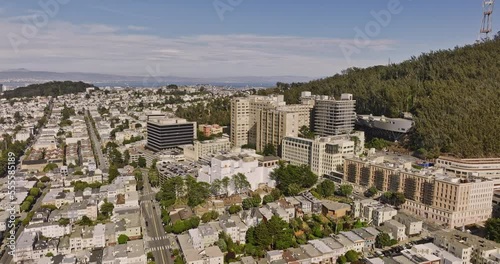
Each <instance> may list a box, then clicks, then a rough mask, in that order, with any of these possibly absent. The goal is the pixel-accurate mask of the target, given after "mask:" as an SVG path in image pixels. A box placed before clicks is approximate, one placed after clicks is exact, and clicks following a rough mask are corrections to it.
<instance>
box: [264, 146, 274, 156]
mask: <svg viewBox="0 0 500 264" xmlns="http://www.w3.org/2000/svg"><path fill="white" fill-rule="evenodd" d="M262 153H263V154H264V156H276V147H275V146H274V145H273V144H267V145H266V146H265V147H264V151H263V152H262Z"/></svg>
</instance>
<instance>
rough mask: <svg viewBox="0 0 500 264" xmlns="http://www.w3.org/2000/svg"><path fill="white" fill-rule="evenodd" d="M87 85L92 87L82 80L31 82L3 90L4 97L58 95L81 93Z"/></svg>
mask: <svg viewBox="0 0 500 264" xmlns="http://www.w3.org/2000/svg"><path fill="white" fill-rule="evenodd" d="M89 87H94V86H93V85H92V84H88V83H84V82H70V81H65V82H48V83H42V84H31V85H28V86H26V87H20V88H17V89H15V90H10V91H5V93H4V95H3V96H4V97H5V98H8V99H9V98H14V97H35V96H53V97H55V96H59V95H65V94H71V93H81V92H85V90H86V89H87V88H89Z"/></svg>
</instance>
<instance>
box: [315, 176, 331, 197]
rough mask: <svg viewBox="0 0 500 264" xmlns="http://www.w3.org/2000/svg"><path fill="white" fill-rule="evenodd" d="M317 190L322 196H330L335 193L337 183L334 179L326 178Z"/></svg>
mask: <svg viewBox="0 0 500 264" xmlns="http://www.w3.org/2000/svg"><path fill="white" fill-rule="evenodd" d="M316 192H317V193H318V194H319V195H320V196H321V197H330V196H332V195H333V194H334V193H335V183H333V181H330V180H328V179H325V180H323V181H322V182H321V183H320V184H318V187H317V188H316Z"/></svg>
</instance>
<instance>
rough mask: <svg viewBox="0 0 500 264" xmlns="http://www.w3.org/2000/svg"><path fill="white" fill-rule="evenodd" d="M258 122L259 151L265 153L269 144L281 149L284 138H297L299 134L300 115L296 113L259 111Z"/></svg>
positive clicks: (271, 110) (273, 110) (274, 110)
mask: <svg viewBox="0 0 500 264" xmlns="http://www.w3.org/2000/svg"><path fill="white" fill-rule="evenodd" d="M257 120H258V121H257V128H256V131H257V145H256V147H257V151H263V150H264V148H265V147H266V146H267V145H268V144H272V145H273V146H275V147H276V149H279V148H280V146H281V140H282V139H283V138H284V137H286V136H288V137H296V136H297V135H298V133H299V125H298V122H299V121H298V120H299V114H298V113H297V112H294V111H286V110H276V109H264V110H259V111H258V113H257Z"/></svg>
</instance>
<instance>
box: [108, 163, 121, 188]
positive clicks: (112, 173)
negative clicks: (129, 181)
mask: <svg viewBox="0 0 500 264" xmlns="http://www.w3.org/2000/svg"><path fill="white" fill-rule="evenodd" d="M108 174H109V175H108V182H109V183H112V182H113V180H114V179H115V178H116V177H118V176H120V173H119V172H118V168H117V167H116V165H114V164H111V165H110V166H109V171H108Z"/></svg>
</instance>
